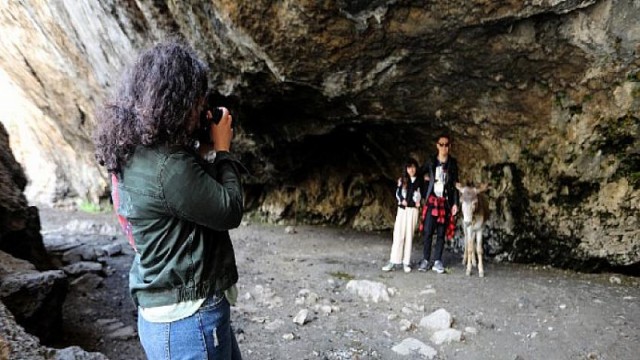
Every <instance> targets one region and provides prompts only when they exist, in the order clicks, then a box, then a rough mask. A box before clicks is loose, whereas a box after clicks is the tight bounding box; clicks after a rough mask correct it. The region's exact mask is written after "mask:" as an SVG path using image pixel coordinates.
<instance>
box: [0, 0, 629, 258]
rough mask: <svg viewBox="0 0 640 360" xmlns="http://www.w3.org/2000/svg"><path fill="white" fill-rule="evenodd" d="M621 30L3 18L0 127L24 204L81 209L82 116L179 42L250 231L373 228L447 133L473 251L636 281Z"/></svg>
mask: <svg viewBox="0 0 640 360" xmlns="http://www.w3.org/2000/svg"><path fill="white" fill-rule="evenodd" d="M638 20H640V3H638V2H637V1H631V2H630V1H622V0H582V1H580V0H566V1H562V0H536V1H499V0H495V1H486V0H474V1H467V0H457V1H450V2H424V1H397V0H394V1H390V0H389V1H380V0H378V1H340V0H334V1H323V2H318V1H308V0H307V1H305V0H300V1H279V2H272V1H230V0H222V1H190V2H177V1H153V2H151V1H124V0H107V1H97V0H79V1H55V2H49V3H40V2H35V1H26V2H20V3H17V2H11V3H8V4H5V5H4V7H3V8H2V9H1V10H0V24H2V27H3V34H10V35H8V36H6V37H5V36H3V38H2V39H1V40H0V79H2V82H1V83H0V84H1V86H2V91H3V94H5V93H6V94H7V96H2V97H1V98H2V99H1V100H0V101H3V103H2V104H1V105H2V106H3V108H6V109H8V111H5V112H4V113H3V114H2V115H0V116H1V117H0V120H1V121H2V122H3V123H4V124H5V126H6V127H7V129H8V131H9V132H10V133H11V134H12V144H11V146H12V149H13V151H14V153H15V154H16V157H17V158H18V160H19V161H20V162H21V163H22V164H24V166H25V168H26V172H27V175H28V177H29V179H30V185H29V187H28V188H27V196H28V198H29V199H30V200H31V201H37V202H44V203H49V204H51V203H56V202H61V201H62V202H64V201H68V200H65V199H77V198H82V199H89V200H91V201H97V200H98V199H99V198H100V197H101V196H104V195H105V194H106V193H107V191H106V190H107V189H106V187H107V182H106V174H104V173H103V172H102V170H101V169H99V168H98V167H97V165H96V164H95V162H94V161H93V156H92V145H91V142H90V133H91V130H92V129H93V127H94V126H95V118H94V116H93V110H94V108H95V106H96V104H97V103H99V101H101V100H102V99H103V98H104V96H105V95H106V94H107V93H108V92H109V91H110V90H111V88H112V84H114V83H115V82H116V81H117V77H118V74H119V72H120V70H121V69H122V67H123V65H124V64H126V63H127V62H128V61H130V59H131V58H132V56H134V54H135V52H136V51H137V50H139V49H141V48H143V47H146V46H148V45H149V44H151V43H153V42H154V41H156V40H159V39H163V38H165V37H167V36H170V35H172V34H180V35H182V36H184V37H185V38H186V39H187V40H188V41H189V42H190V43H191V44H192V45H193V46H194V48H196V50H197V51H198V52H199V53H200V54H201V55H202V57H203V58H204V59H206V60H207V61H208V62H209V63H210V65H211V67H212V70H213V71H212V74H211V78H210V81H211V84H212V86H213V87H214V88H215V89H216V90H217V92H218V94H219V99H220V102H221V104H224V105H227V106H228V107H230V108H231V110H232V111H233V112H234V114H236V116H234V119H236V121H238V122H239V131H238V133H239V134H238V135H237V138H236V141H235V144H234V149H235V151H238V152H239V153H240V154H241V156H242V158H243V160H244V161H245V162H246V163H247V164H248V166H249V168H250V169H251V172H252V176H251V177H248V178H247V179H246V183H247V195H248V198H247V205H248V208H249V209H251V210H252V214H253V215H254V216H258V217H261V218H263V219H267V220H269V221H273V222H298V223H300V222H304V223H314V224H320V223H332V224H339V225H344V226H352V227H355V228H359V229H365V230H382V229H388V228H390V227H391V226H392V224H393V216H394V212H395V208H394V199H393V184H394V179H395V178H396V177H397V176H398V175H399V173H400V171H401V169H402V164H403V162H404V159H405V157H406V156H407V155H411V156H414V157H415V158H417V159H418V160H419V161H420V162H423V161H424V160H425V159H426V158H427V156H428V155H429V154H431V153H432V152H433V151H434V150H435V149H434V143H435V136H436V134H438V133H439V132H441V131H443V130H448V131H450V132H451V133H452V135H453V140H454V146H453V148H452V154H453V155H454V156H456V157H458V159H459V162H460V164H461V168H462V170H461V175H462V180H463V182H475V183H479V182H488V183H490V185H491V190H490V191H489V196H490V200H491V207H492V210H493V216H492V219H491V222H490V230H489V231H488V234H487V235H488V236H489V241H488V243H489V244H490V249H489V250H490V251H489V252H490V254H492V255H495V256H497V257H499V258H504V259H508V260H514V261H539V262H544V263H552V264H557V265H561V266H570V267H579V268H586V269H597V268H602V267H606V266H622V267H634V266H635V267H636V268H637V266H638V264H639V263H640V232H639V230H638V229H639V228H640V226H639V219H638V213H639V211H638V210H639V207H640V201H639V200H640V191H639V190H638V189H639V188H640V173H639V171H640V170H639V168H640V161H639V158H640V142H639V141H640V140H639V138H638V130H639V129H638V127H639V126H640V120H639V118H640V115H639V113H638V108H639V106H640V100H639V99H640V73H639V68H640V60H639V57H638V51H640V48H639V43H640V26H639V25H638V24H639V23H640V22H639V21H638ZM45 174H46V175H45Z"/></svg>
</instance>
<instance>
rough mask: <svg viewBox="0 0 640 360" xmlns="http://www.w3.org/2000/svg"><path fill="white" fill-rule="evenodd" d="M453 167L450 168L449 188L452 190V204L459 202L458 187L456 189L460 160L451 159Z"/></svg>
mask: <svg viewBox="0 0 640 360" xmlns="http://www.w3.org/2000/svg"><path fill="white" fill-rule="evenodd" d="M451 165H452V166H451V169H450V170H449V182H450V183H449V189H450V192H451V203H450V204H449V205H450V206H453V205H457V204H458V197H459V194H458V189H456V183H457V182H458V181H459V180H458V161H456V159H453V158H452V159H451Z"/></svg>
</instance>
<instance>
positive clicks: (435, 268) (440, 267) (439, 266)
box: [431, 260, 444, 274]
mask: <svg viewBox="0 0 640 360" xmlns="http://www.w3.org/2000/svg"><path fill="white" fill-rule="evenodd" d="M431 270H433V271H435V272H437V273H438V274H442V273H444V266H443V265H442V261H440V260H436V262H435V263H433V267H432V268H431Z"/></svg>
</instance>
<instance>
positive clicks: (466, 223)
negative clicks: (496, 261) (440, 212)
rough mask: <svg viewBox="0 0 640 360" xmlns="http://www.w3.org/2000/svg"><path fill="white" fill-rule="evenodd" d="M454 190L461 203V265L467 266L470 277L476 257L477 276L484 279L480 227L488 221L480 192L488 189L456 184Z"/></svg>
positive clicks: (485, 204) (487, 213)
mask: <svg viewBox="0 0 640 360" xmlns="http://www.w3.org/2000/svg"><path fill="white" fill-rule="evenodd" d="M456 188H457V189H458V191H460V201H461V203H462V220H463V221H462V227H463V229H464V256H463V258H462V263H463V264H466V265H467V275H471V267H472V266H476V256H477V258H478V275H479V276H480V277H484V266H483V264H482V255H483V253H484V251H483V248H482V227H483V226H484V224H485V223H486V222H487V220H488V219H489V206H488V204H487V200H486V199H485V197H484V195H482V192H484V191H486V190H487V189H488V187H487V185H481V186H480V187H479V188H476V187H471V186H464V187H463V186H461V185H460V184H456ZM474 242H475V244H474ZM474 245H475V246H474Z"/></svg>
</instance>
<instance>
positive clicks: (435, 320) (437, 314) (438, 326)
mask: <svg viewBox="0 0 640 360" xmlns="http://www.w3.org/2000/svg"><path fill="white" fill-rule="evenodd" d="M452 322H453V319H452V318H451V314H449V313H448V312H447V310H445V309H442V308H441V309H438V310H436V311H434V312H432V313H431V314H429V315H427V316H425V317H423V318H422V319H421V320H420V327H423V328H426V329H427V330H432V331H435V330H443V329H448V328H450V327H451V323H452Z"/></svg>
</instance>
